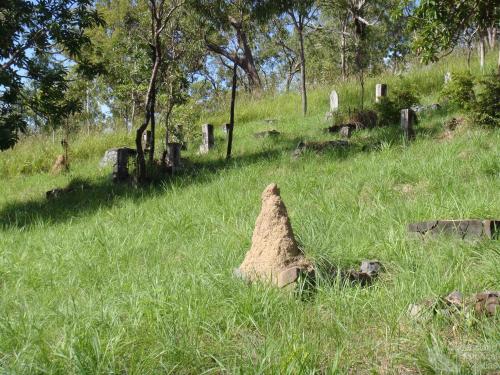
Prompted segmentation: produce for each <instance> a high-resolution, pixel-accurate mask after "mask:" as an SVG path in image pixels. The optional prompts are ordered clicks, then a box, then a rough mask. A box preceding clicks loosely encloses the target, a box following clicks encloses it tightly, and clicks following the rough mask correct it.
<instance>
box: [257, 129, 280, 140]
mask: <svg viewBox="0 0 500 375" xmlns="http://www.w3.org/2000/svg"><path fill="white" fill-rule="evenodd" d="M280 134H281V133H280V132H279V131H277V130H274V129H273V130H266V131H263V132H258V133H255V134H254V135H253V136H254V137H255V138H267V137H276V136H278V135H280Z"/></svg>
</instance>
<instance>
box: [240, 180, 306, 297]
mask: <svg viewBox="0 0 500 375" xmlns="http://www.w3.org/2000/svg"><path fill="white" fill-rule="evenodd" d="M312 269H313V265H312V264H311V263H310V262H309V261H308V260H307V259H306V258H305V257H304V255H303V254H302V252H301V251H300V249H299V247H298V246H297V242H296V241H295V237H294V235H293V230H292V226H291V224H290V219H289V218H288V214H287V210H286V207H285V204H284V203H283V201H282V200H281V197H280V191H279V189H278V186H277V185H276V184H271V185H269V186H268V187H267V188H266V189H265V190H264V192H263V193H262V208H261V211H260V214H259V216H258V217H257V221H256V223H255V229H254V232H253V237H252V247H251V248H250V250H249V251H248V252H247V254H246V256H245V259H244V260H243V263H241V265H240V267H239V269H238V270H239V271H238V273H237V274H238V276H241V277H240V278H243V279H244V280H248V281H264V282H270V283H272V284H275V285H278V286H280V287H283V286H286V285H289V284H291V283H294V282H295V281H296V280H297V279H298V275H299V273H300V272H302V271H312Z"/></svg>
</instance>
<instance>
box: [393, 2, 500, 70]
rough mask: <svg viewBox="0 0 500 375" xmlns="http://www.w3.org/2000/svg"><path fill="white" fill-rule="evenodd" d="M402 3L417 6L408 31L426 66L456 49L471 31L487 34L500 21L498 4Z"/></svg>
mask: <svg viewBox="0 0 500 375" xmlns="http://www.w3.org/2000/svg"><path fill="white" fill-rule="evenodd" d="M403 3H418V6H417V7H416V9H415V11H414V13H413V15H412V17H411V21H410V24H409V27H410V29H411V30H412V31H413V32H414V39H413V48H414V50H415V51H416V52H417V53H418V54H419V55H420V56H421V58H422V60H423V61H424V62H431V61H436V60H437V59H438V58H439V54H440V53H445V52H448V51H450V50H451V49H453V48H454V47H455V46H456V45H457V44H458V42H459V41H460V37H461V36H462V33H464V32H467V30H468V29H476V28H477V29H478V30H479V31H480V32H481V31H484V30H486V28H488V27H491V26H492V25H495V24H496V23H497V22H498V19H499V17H500V7H499V5H498V1H497V0H476V1H458V2H457V1H436V0H421V1H419V2H415V1H413V0H404V1H403Z"/></svg>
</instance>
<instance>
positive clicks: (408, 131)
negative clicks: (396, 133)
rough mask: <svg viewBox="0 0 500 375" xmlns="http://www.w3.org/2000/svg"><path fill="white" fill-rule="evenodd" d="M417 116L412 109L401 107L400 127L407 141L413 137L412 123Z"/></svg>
mask: <svg viewBox="0 0 500 375" xmlns="http://www.w3.org/2000/svg"><path fill="white" fill-rule="evenodd" d="M416 118H417V116H416V115H415V112H414V111H413V110H412V109H402V110H401V129H402V130H403V134H404V137H405V139H406V140H407V141H409V140H412V139H415V130H413V125H414V124H415V120H416Z"/></svg>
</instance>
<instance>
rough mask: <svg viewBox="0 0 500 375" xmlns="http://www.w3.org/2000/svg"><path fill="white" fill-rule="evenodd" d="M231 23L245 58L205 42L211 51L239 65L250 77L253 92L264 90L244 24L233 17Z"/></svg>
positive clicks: (249, 81)
mask: <svg viewBox="0 0 500 375" xmlns="http://www.w3.org/2000/svg"><path fill="white" fill-rule="evenodd" d="M229 21H230V23H231V26H232V27H233V29H234V31H235V33H236V39H237V40H238V46H239V48H240V49H241V50H242V51H243V57H241V56H238V53H237V52H234V53H232V52H229V51H228V50H226V49H225V48H224V47H221V46H219V45H217V44H215V43H212V42H210V41H208V40H205V43H206V46H207V48H208V50H209V51H211V52H214V53H216V54H218V55H221V56H224V57H225V58H226V59H228V60H230V61H232V62H233V64H237V65H238V66H239V67H240V68H241V69H242V70H243V71H244V72H245V74H246V76H247V77H248V83H249V85H250V89H251V90H252V91H260V90H261V89H262V81H261V80H260V76H259V73H258V71H257V67H256V65H255V60H254V58H253V53H252V49H251V48H250V44H249V43H248V38H247V34H246V32H245V31H244V30H243V25H242V22H241V21H238V20H236V19H234V18H232V17H231V18H230V19H229Z"/></svg>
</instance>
